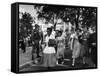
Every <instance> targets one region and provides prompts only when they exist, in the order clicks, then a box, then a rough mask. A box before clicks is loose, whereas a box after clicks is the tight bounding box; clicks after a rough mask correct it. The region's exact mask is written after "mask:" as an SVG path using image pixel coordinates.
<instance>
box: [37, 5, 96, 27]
mask: <svg viewBox="0 0 100 76" xmlns="http://www.w3.org/2000/svg"><path fill="white" fill-rule="evenodd" d="M41 7H42V10H39V11H38V10H37V13H38V18H39V19H45V20H46V22H47V23H48V22H51V23H53V24H54V27H55V26H56V24H57V20H58V19H62V20H63V21H64V22H71V23H72V24H73V25H74V24H75V26H76V29H77V28H79V24H80V25H81V27H82V28H84V27H90V26H91V25H92V26H96V11H97V9H96V8H94V7H90V8H89V7H66V6H57V5H43V6H40V5H36V6H35V8H36V9H40V8H41Z"/></svg>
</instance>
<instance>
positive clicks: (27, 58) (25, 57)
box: [19, 47, 93, 72]
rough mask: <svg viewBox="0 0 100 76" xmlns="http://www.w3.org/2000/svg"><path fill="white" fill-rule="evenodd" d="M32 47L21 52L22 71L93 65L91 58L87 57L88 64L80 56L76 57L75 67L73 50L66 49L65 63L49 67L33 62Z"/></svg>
mask: <svg viewBox="0 0 100 76" xmlns="http://www.w3.org/2000/svg"><path fill="white" fill-rule="evenodd" d="M31 50H32V48H31V47H27V48H26V52H25V53H21V52H20V55H19V56H20V57H19V63H20V65H19V70H20V71H21V72H23V71H44V70H45V71H47V70H61V69H63V70H65V69H75V68H80V69H82V68H87V67H91V66H92V65H93V64H92V61H91V58H86V63H87V64H84V65H83V64H82V59H80V58H78V59H76V64H75V66H74V67H72V66H71V64H72V59H71V52H70V50H68V49H67V50H66V51H65V59H64V63H63V65H62V64H58V65H56V66H55V67H53V68H47V67H43V66H42V64H33V62H32V60H31ZM88 64H89V65H88Z"/></svg>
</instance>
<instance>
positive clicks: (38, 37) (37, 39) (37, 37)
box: [31, 24, 42, 60]
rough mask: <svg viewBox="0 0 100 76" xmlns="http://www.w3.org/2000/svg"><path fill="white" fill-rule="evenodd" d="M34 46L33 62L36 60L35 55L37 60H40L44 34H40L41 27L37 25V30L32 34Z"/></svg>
mask: <svg viewBox="0 0 100 76" xmlns="http://www.w3.org/2000/svg"><path fill="white" fill-rule="evenodd" d="M31 40H32V44H33V50H32V60H33V59H34V56H33V55H34V54H36V56H35V57H36V58H39V57H40V56H39V52H40V44H39V42H40V40H41V41H42V34H41V32H39V25H37V24H36V25H35V29H34V31H33V32H32V37H31Z"/></svg>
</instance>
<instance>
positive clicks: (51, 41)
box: [48, 39, 56, 47]
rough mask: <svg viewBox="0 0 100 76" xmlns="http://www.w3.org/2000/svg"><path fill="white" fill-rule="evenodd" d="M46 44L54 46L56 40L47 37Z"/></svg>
mask: <svg viewBox="0 0 100 76" xmlns="http://www.w3.org/2000/svg"><path fill="white" fill-rule="evenodd" d="M48 46H49V47H55V46H56V40H54V39H49V42H48Z"/></svg>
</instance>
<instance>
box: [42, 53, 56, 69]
mask: <svg viewBox="0 0 100 76" xmlns="http://www.w3.org/2000/svg"><path fill="white" fill-rule="evenodd" d="M43 66H44V67H55V66H56V55H55V53H52V54H43Z"/></svg>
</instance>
